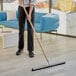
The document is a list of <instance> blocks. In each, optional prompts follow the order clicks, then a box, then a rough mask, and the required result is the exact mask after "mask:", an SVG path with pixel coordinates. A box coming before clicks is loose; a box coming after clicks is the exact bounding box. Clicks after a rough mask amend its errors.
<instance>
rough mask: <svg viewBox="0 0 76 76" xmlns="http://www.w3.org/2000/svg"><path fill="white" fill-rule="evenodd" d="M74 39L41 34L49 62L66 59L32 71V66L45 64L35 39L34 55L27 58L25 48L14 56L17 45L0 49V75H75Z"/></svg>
mask: <svg viewBox="0 0 76 76" xmlns="http://www.w3.org/2000/svg"><path fill="white" fill-rule="evenodd" d="M75 42H76V39H74V38H67V37H61V36H57V37H56V36H54V35H51V34H49V35H48V34H43V40H42V41H41V43H42V45H43V47H44V49H45V53H46V55H47V57H48V59H49V62H50V64H53V63H58V62H62V61H66V64H65V65H61V66H57V67H53V68H49V69H44V70H41V71H35V72H32V71H31V69H32V68H36V67H39V66H43V65H47V63H46V60H45V59H44V57H43V54H42V52H41V49H40V47H39V45H38V43H37V41H36V40H35V51H34V52H35V57H34V58H29V57H28V52H27V50H26V47H27V46H26V41H25V49H24V52H23V54H22V55H21V56H16V55H15V52H16V50H17V47H13V48H7V49H2V50H0V76H76V43H75Z"/></svg>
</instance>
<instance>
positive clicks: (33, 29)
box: [23, 7, 50, 65]
mask: <svg viewBox="0 0 76 76" xmlns="http://www.w3.org/2000/svg"><path fill="white" fill-rule="evenodd" d="M23 8H24V11H25V14H26V15H28V13H27V11H26V10H25V7H23ZM28 21H29V23H30V25H31V27H32V29H33V32H34V33H35V37H36V39H37V41H38V43H39V45H40V47H41V49H42V52H43V55H44V57H45V59H46V61H47V63H48V65H50V64H49V60H48V58H47V56H46V54H45V52H44V49H43V47H42V45H41V42H40V41H39V39H38V37H37V34H36V32H35V29H34V27H33V24H32V22H31V20H30V19H29V20H28Z"/></svg>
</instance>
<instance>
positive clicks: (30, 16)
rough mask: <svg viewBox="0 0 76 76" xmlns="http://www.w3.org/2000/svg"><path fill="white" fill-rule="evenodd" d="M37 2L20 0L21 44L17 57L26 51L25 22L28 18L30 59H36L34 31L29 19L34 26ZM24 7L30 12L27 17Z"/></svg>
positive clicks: (19, 44)
mask: <svg viewBox="0 0 76 76" xmlns="http://www.w3.org/2000/svg"><path fill="white" fill-rule="evenodd" d="M35 2H36V0H19V7H18V21H19V42H18V50H17V52H16V55H17V56H19V55H21V53H22V52H23V49H24V29H25V22H26V18H27V30H28V31H27V33H28V34H27V35H28V36H27V37H28V42H27V46H28V47H27V50H28V55H29V57H30V58H32V57H34V52H33V51H34V40H33V30H32V27H31V25H30V23H29V21H28V19H30V20H31V22H32V23H33V25H34V12H35V8H34V5H35ZM23 6H24V7H25V10H26V11H27V12H28V16H26V14H25V12H24V9H23Z"/></svg>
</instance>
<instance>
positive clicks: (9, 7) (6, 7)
mask: <svg viewBox="0 0 76 76" xmlns="http://www.w3.org/2000/svg"><path fill="white" fill-rule="evenodd" d="M17 9H18V1H17V0H16V1H15V2H12V3H3V10H4V11H5V10H17Z"/></svg>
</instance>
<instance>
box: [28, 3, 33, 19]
mask: <svg viewBox="0 0 76 76" xmlns="http://www.w3.org/2000/svg"><path fill="white" fill-rule="evenodd" d="M33 8H34V7H33V5H31V4H30V10H29V18H30V19H31V14H32V11H33Z"/></svg>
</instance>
